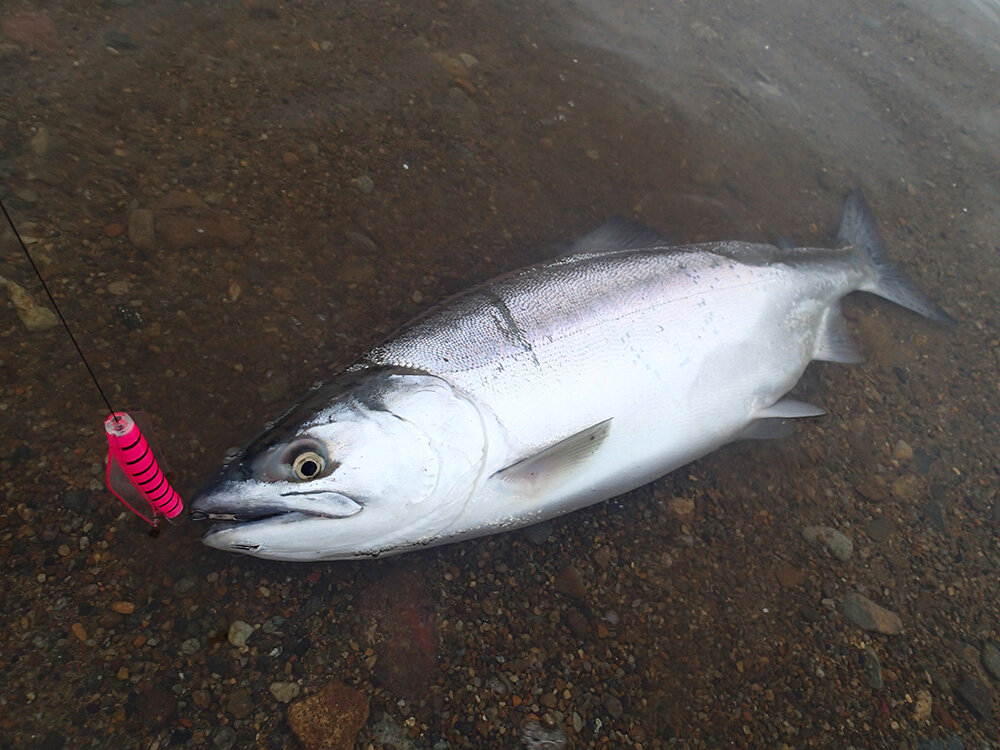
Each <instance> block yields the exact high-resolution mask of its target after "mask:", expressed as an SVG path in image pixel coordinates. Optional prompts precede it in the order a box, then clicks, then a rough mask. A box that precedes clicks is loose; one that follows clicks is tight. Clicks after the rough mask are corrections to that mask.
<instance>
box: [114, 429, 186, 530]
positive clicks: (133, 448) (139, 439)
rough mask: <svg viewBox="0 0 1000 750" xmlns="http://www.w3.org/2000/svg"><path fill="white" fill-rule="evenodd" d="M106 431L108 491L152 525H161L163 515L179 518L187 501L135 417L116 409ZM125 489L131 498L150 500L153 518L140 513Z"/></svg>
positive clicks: (148, 501) (168, 517) (169, 517)
mask: <svg viewBox="0 0 1000 750" xmlns="http://www.w3.org/2000/svg"><path fill="white" fill-rule="evenodd" d="M104 431H105V432H107V433H108V468H107V472H106V474H105V482H106V484H107V486H108V491H109V492H111V494H112V495H114V496H115V497H117V498H118V499H119V500H121V502H122V503H123V504H124V505H125V507H127V508H128V509H129V510H131V511H132V512H133V513H135V514H136V515H137V516H139V518H141V519H142V520H143V521H145V522H146V523H148V524H149V525H151V526H154V527H155V526H158V525H159V516H161V515H162V516H164V517H166V518H167V519H172V518H176V517H177V516H178V515H179V514H180V512H181V511H182V510H184V502H183V501H182V500H181V496H180V495H178V494H177V492H176V491H175V490H174V488H173V487H171V486H170V482H168V481H167V478H166V477H165V476H164V475H163V470H162V469H161V468H160V465H159V464H158V463H157V461H156V456H155V455H154V453H153V448H152V447H151V446H150V444H149V442H148V441H147V440H146V438H145V437H144V436H143V434H142V432H141V431H140V430H139V427H138V426H137V425H136V423H135V420H133V419H132V417H131V416H129V415H128V414H127V413H126V412H114V413H113V414H111V415H110V416H109V417H108V418H107V419H106V420H105V421H104ZM122 475H123V476H124V478H125V479H126V480H127V484H124V485H123V483H122V482H121V481H120V480H121V476H122ZM119 489H121V490H122V492H119ZM129 489H131V490H134V491H131V492H130V491H128V490H129ZM123 493H124V494H128V495H130V497H131V498H132V499H135V498H136V496H138V497H141V498H142V499H143V500H145V501H146V502H147V503H149V505H150V507H151V508H152V509H153V513H152V515H153V518H152V519H150V518H147V517H146V516H145V515H144V514H142V513H140V512H139V511H138V510H137V509H136V508H135V506H134V505H133V504H132V503H130V502H129V501H128V500H126V499H125V497H124V496H123Z"/></svg>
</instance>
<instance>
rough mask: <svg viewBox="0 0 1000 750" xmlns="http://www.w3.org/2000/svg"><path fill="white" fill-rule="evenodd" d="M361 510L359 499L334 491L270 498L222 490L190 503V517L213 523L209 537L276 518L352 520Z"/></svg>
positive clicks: (285, 494)
mask: <svg viewBox="0 0 1000 750" xmlns="http://www.w3.org/2000/svg"><path fill="white" fill-rule="evenodd" d="M362 510H364V506H363V505H362V504H361V503H359V502H358V501H357V500H354V499H353V498H350V497H348V496H347V495H342V494H340V493H339V492H333V491H322V490H321V491H315V490H314V491H309V492H300V491H295V492H283V493H281V494H280V495H278V496H276V497H271V498H268V499H255V498H247V497H241V496H240V494H239V493H229V492H225V491H220V492H212V493H202V494H200V495H198V496H196V497H195V498H194V500H193V501H192V503H191V512H190V518H191V520H192V521H212V522H213V524H212V527H211V528H210V529H209V530H208V532H207V533H206V537H207V536H209V535H211V534H213V533H215V532H216V531H217V530H225V529H232V528H235V527H237V526H249V525H253V524H260V523H262V522H265V521H274V520H275V519H284V521H285V522H293V521H297V520H304V519H306V518H349V517H350V516H354V515H357V514H358V513H360V512H361V511H362Z"/></svg>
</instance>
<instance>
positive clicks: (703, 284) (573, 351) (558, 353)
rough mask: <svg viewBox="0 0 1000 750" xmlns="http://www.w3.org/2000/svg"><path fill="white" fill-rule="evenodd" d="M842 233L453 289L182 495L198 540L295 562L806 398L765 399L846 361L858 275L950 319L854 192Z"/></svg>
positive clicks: (712, 445)
mask: <svg viewBox="0 0 1000 750" xmlns="http://www.w3.org/2000/svg"><path fill="white" fill-rule="evenodd" d="M840 240H841V243H842V247H839V248H837V249H821V248H794V249H780V248H778V247H774V246H770V245H760V244H749V243H740V242H725V243H710V244H703V245H696V246H687V247H673V246H662V245H659V246H656V245H654V246H652V247H624V248H621V247H608V249H604V250H595V249H593V248H591V249H590V251H589V252H582V253H576V254H572V255H569V256H567V257H563V258H559V259H556V260H554V261H551V262H549V263H544V264H541V265H539V266H535V267H532V268H528V269H525V270H522V271H518V272H515V273H513V274H510V275H507V276H505V277H501V278H500V279H497V280H495V281H493V282H491V283H488V284H486V285H484V286H482V287H479V288H477V289H473V290H471V291H469V292H467V293H465V294H463V295H460V296H458V297H457V298H455V299H453V300H451V301H449V302H448V303H445V304H444V305H443V306H441V307H440V308H438V309H437V310H435V311H433V312H431V313H429V314H428V315H426V316H425V317H423V318H422V319H419V320H417V321H416V322H414V323H413V324H411V325H410V326H408V327H407V328H405V329H403V330H402V331H401V332H400V333H398V334H397V335H396V336H394V337H393V338H391V339H390V340H389V341H387V342H385V343H383V344H381V345H379V346H377V347H375V348H374V349H372V350H371V351H370V352H368V353H367V354H366V355H364V356H363V357H362V358H360V359H359V360H358V362H357V363H356V364H355V365H353V366H352V367H350V368H349V369H348V370H347V371H346V372H345V373H343V374H342V375H341V376H339V377H338V378H335V379H334V381H332V382H331V383H330V384H329V385H327V386H324V387H323V388H321V389H319V390H318V391H316V392H314V393H313V394H311V395H310V396H308V397H307V398H306V399H305V400H304V401H303V402H302V403H301V404H299V405H298V406H297V407H296V408H294V409H293V410H292V411H291V412H289V414H287V415H286V416H285V417H284V418H282V419H281V420H280V421H279V422H278V424H276V425H275V426H274V427H273V428H271V429H270V430H269V431H267V432H265V433H264V435H262V436H261V437H260V438H258V439H257V440H256V441H254V442H253V443H251V444H250V445H249V446H248V447H247V448H246V449H245V450H244V451H243V453H242V454H241V455H240V456H239V457H237V459H235V460H234V461H233V462H232V463H231V464H230V465H227V466H226V467H224V468H223V470H222V471H221V472H220V474H219V476H217V477H216V479H215V480H214V481H213V483H212V486H211V487H210V488H209V489H208V490H207V491H205V492H203V493H202V494H201V495H200V496H199V497H198V498H197V499H196V500H195V502H194V509H195V513H196V514H197V515H198V516H200V517H207V518H215V519H231V520H226V521H225V522H223V523H221V524H218V525H216V526H214V527H213V529H212V530H211V531H209V533H208V534H207V535H206V536H205V542H206V543H207V544H209V545H211V546H215V547H219V548H221V549H231V550H235V551H241V552H246V553H248V554H253V555H257V556H260V557H268V558H275V559H296V560H302V559H343V558H352V557H357V556H379V555H387V554H394V553H398V552H402V551H405V550H408V549H412V548H415V547H422V546H430V545H435V544H442V543H446V542H450V541H457V540H459V539H465V538H470V537H476V536H481V535H484V534H490V533H494V532H497V531H501V530H506V529H511V528H517V527H519V526H525V525H528V524H531V523H535V522H538V521H541V520H543V519H546V518H551V517H553V516H556V515H559V514H562V513H566V512H569V511H572V510H575V509H577V508H581V507H584V506H587V505H590V504H592V503H596V502H599V501H601V500H605V499H607V498H609V497H613V496H615V495H618V494H621V493H623V492H626V491H628V490H630V489H633V488H635V487H639V486H641V485H643V484H645V483H647V482H649V481H651V480H653V479H655V478H657V477H659V476H662V475H663V474H666V473H668V472H669V471H672V470H673V469H676V468H677V467H679V466H682V465H683V464H685V463H687V462H689V461H691V460H693V459H695V458H698V457H699V456H703V455H705V454H706V453H708V452H710V451H712V450H714V449H716V448H718V447H719V446H721V445H724V444H726V443H728V442H732V441H733V440H736V439H739V438H741V437H750V436H764V435H768V434H774V432H775V429H774V427H775V426H776V425H778V424H781V423H782V422H783V420H785V419H788V418H794V417H802V416H815V415H818V414H821V413H823V412H822V410H821V409H818V408H816V407H813V406H810V405H808V404H802V403H799V402H795V401H790V400H782V397H783V396H784V395H785V394H786V393H787V392H788V391H789V390H790V389H791V388H792V387H793V386H794V385H795V383H796V382H797V381H798V379H799V377H800V376H801V375H802V373H803V371H804V370H805V368H806V366H807V365H808V364H809V362H810V361H812V360H814V359H823V360H830V361H842V362H853V361H857V355H856V353H855V351H854V349H853V347H852V345H851V343H850V341H849V339H848V337H847V335H846V332H845V329H844V326H843V320H842V317H841V315H840V307H839V301H840V299H841V298H842V297H844V296H845V295H847V294H849V293H850V292H852V291H855V290H864V291H869V292H873V293H875V294H879V295H882V296H885V297H888V298H889V299H892V300H894V301H896V302H898V303H900V304H903V305H905V306H907V307H910V308H911V309H914V310H916V311H917V312H920V313H921V314H924V315H927V316H928V317H931V318H934V319H937V320H940V321H945V322H946V321H947V320H949V319H948V317H947V315H946V314H945V313H944V312H943V311H941V310H940V308H938V307H937V306H936V305H935V304H934V303H933V302H932V301H931V300H930V299H929V298H927V297H926V296H925V295H923V294H922V293H921V292H920V291H919V290H917V289H916V287H915V286H913V285H912V283H911V282H910V281H909V279H908V278H907V277H906V276H905V275H904V274H903V273H902V272H901V271H900V270H899V269H898V268H897V267H896V266H893V265H891V264H890V263H889V262H888V259H887V258H886V257H885V252H884V248H882V245H881V241H880V240H879V238H878V235H877V233H876V232H875V229H874V225H873V222H872V220H871V216H870V213H869V211H868V208H867V206H866V204H865V203H864V200H863V199H862V198H861V197H860V195H859V194H852V196H851V197H850V198H849V199H848V203H847V206H846V208H845V215H844V222H843V224H842V227H841V237H840ZM593 244H594V243H593V242H591V243H590V245H593ZM302 456H305V458H302ZM296 466H297V467H298V468H296ZM303 467H305V469H306V471H304V472H303V471H301V469H302V468H303Z"/></svg>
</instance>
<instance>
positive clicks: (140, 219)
mask: <svg viewBox="0 0 1000 750" xmlns="http://www.w3.org/2000/svg"><path fill="white" fill-rule="evenodd" d="M128 238H129V241H130V242H131V243H132V244H133V245H135V246H136V247H137V248H139V249H140V250H154V249H155V248H156V230H155V214H154V213H153V212H152V211H150V210H149V209H148V208H137V209H135V210H134V211H133V212H132V213H130V214H129V215H128Z"/></svg>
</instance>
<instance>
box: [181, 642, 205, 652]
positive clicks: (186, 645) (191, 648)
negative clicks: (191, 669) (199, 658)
mask: <svg viewBox="0 0 1000 750" xmlns="http://www.w3.org/2000/svg"><path fill="white" fill-rule="evenodd" d="M200 648H201V641H199V640H198V639H197V638H188V639H187V640H186V641H184V642H183V643H182V644H181V653H182V654H184V655H185V656H192V655H194V654H196V653H198V650H199V649H200Z"/></svg>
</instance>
